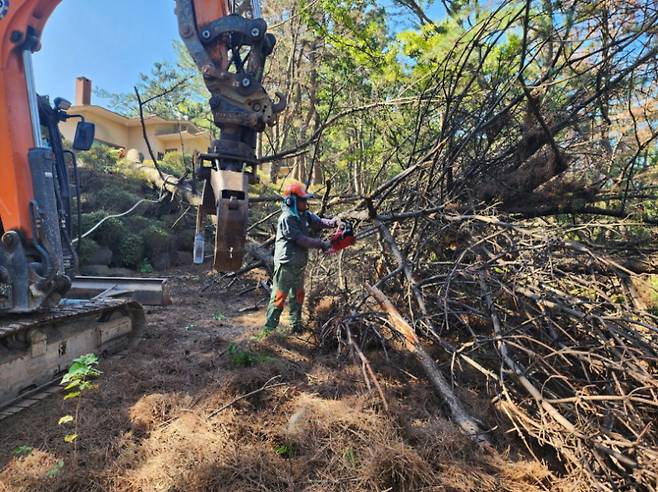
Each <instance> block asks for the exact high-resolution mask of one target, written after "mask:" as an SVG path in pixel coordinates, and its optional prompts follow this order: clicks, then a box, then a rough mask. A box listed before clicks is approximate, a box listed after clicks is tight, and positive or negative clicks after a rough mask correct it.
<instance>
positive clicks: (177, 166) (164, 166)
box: [158, 152, 192, 177]
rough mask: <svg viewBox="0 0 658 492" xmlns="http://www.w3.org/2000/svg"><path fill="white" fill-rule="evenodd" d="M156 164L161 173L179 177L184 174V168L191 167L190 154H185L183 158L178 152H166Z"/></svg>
mask: <svg viewBox="0 0 658 492" xmlns="http://www.w3.org/2000/svg"><path fill="white" fill-rule="evenodd" d="M158 164H159V166H160V169H161V170H162V172H163V173H166V174H173V175H175V176H179V177H180V176H182V175H183V174H185V169H192V156H191V155H188V154H185V157H184V158H183V155H182V154H181V153H180V152H167V153H166V154H165V155H164V157H163V158H162V159H160V160H159V161H158Z"/></svg>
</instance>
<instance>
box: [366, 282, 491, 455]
mask: <svg viewBox="0 0 658 492" xmlns="http://www.w3.org/2000/svg"><path fill="white" fill-rule="evenodd" d="M366 288H367V289H368V292H369V293H370V295H372V296H373V297H374V298H375V299H376V300H377V302H378V303H379V305H380V306H381V307H382V309H384V311H386V314H388V318H389V320H390V321H391V326H392V327H393V330H394V331H395V332H396V333H397V334H398V335H400V336H401V337H402V338H403V339H404V341H405V346H406V348H407V350H409V352H411V353H412V354H414V356H415V357H416V358H417V359H418V362H420V364H421V366H422V367H423V369H424V370H425V373H426V374H427V376H428V377H429V379H430V381H431V382H432V385H433V386H434V389H436V391H437V392H438V393H439V395H440V396H441V398H442V399H443V401H444V402H445V404H446V405H447V406H448V409H449V410H450V416H451V417H452V419H453V420H454V421H455V423H456V424H457V425H458V426H459V428H460V429H461V430H462V432H463V433H464V434H466V435H467V436H468V437H470V438H471V439H472V440H473V441H474V442H476V443H477V444H479V445H481V446H490V445H491V444H490V443H489V440H488V439H487V436H486V434H485V433H484V432H483V431H482V430H481V429H480V428H479V426H478V424H477V422H476V421H475V419H473V417H471V416H470V415H469V414H468V413H467V412H466V410H464V407H463V405H462V404H461V402H460V401H459V399H458V398H457V396H456V395H455V393H454V391H452V388H451V387H450V384H449V383H448V381H447V380H446V378H445V376H444V375H443V373H442V372H441V370H440V369H439V368H438V367H437V366H436V364H435V363H434V359H432V357H431V356H430V354H428V353H427V351H426V350H425V349H424V348H423V346H422V345H421V343H420V340H419V339H418V336H417V335H416V332H415V330H414V329H413V328H412V327H411V325H409V323H408V322H407V320H405V319H404V317H403V316H402V315H401V314H400V312H399V311H398V310H397V309H396V308H395V306H394V305H393V303H391V301H390V300H389V299H388V297H386V295H385V294H384V293H383V292H382V291H381V290H379V289H378V288H377V287H371V286H370V285H366Z"/></svg>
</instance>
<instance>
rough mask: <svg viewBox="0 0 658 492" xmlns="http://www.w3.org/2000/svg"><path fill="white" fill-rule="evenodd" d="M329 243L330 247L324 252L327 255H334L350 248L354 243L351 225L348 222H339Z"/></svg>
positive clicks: (354, 238)
mask: <svg viewBox="0 0 658 492" xmlns="http://www.w3.org/2000/svg"><path fill="white" fill-rule="evenodd" d="M329 241H330V242H331V247H330V248H329V249H328V250H327V251H326V253H327V254H328V255H332V254H335V253H337V252H338V251H340V250H341V249H345V248H347V247H348V246H352V245H353V244H354V243H356V237H355V236H354V228H353V226H352V224H351V223H350V222H340V223H339V224H338V228H337V229H336V231H335V232H334V233H333V234H332V235H331V238H330V239H329Z"/></svg>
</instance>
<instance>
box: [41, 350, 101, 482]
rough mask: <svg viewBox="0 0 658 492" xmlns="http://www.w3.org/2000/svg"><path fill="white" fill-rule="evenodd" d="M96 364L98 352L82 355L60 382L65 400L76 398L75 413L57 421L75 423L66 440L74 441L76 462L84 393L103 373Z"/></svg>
mask: <svg viewBox="0 0 658 492" xmlns="http://www.w3.org/2000/svg"><path fill="white" fill-rule="evenodd" d="M96 366H98V357H97V356H96V354H86V355H81V356H80V357H78V358H77V359H74V360H73V363H72V364H71V367H69V370H68V372H67V373H66V374H64V377H63V378H62V380H61V382H60V385H62V386H64V390H65V391H66V394H65V395H64V401H66V400H72V399H76V405H75V415H64V416H63V417H61V418H60V419H59V421H58V422H57V424H58V425H67V424H71V423H73V425H74V429H73V432H70V433H68V434H66V435H65V436H64V442H67V443H73V456H74V460H75V461H76V462H77V456H78V437H79V436H78V424H79V418H78V417H79V416H80V403H81V402H82V395H83V394H84V393H86V392H88V391H91V390H93V389H95V388H97V387H98V386H97V385H96V384H94V383H92V379H94V378H96V377H98V376H100V375H101V371H99V370H98V369H97V368H96ZM62 466H63V464H62ZM51 471H52V470H51ZM49 473H50V472H49ZM55 476H56V475H55Z"/></svg>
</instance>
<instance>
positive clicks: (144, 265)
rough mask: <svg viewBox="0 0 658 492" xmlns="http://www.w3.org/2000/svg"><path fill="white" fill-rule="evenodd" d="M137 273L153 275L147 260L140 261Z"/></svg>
mask: <svg viewBox="0 0 658 492" xmlns="http://www.w3.org/2000/svg"><path fill="white" fill-rule="evenodd" d="M139 271H140V273H153V265H151V262H150V261H149V260H148V258H144V259H143V260H142V262H141V263H140V265H139Z"/></svg>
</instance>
